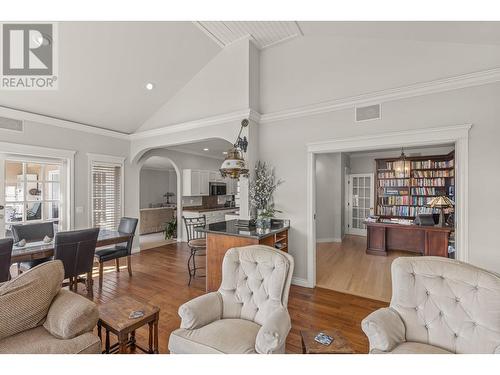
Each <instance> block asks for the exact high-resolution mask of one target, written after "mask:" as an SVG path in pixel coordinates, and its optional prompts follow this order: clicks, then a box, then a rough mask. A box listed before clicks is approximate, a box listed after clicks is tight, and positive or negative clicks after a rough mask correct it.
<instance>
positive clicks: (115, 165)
mask: <svg viewBox="0 0 500 375" xmlns="http://www.w3.org/2000/svg"><path fill="white" fill-rule="evenodd" d="M103 159H108V158H106V157H104V156H102V157H100V158H98V159H95V158H94V159H91V160H90V184H91V187H90V192H91V197H90V208H91V212H90V221H91V226H93V227H99V228H105V229H110V230H116V229H117V228H118V224H119V223H120V218H121V217H122V214H123V161H119V162H109V161H106V160H104V161H103Z"/></svg>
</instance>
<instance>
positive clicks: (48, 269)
mask: <svg viewBox="0 0 500 375" xmlns="http://www.w3.org/2000/svg"><path fill="white" fill-rule="evenodd" d="M63 277H64V267H63V265H62V263H61V262H60V261H58V260H54V261H49V262H46V263H44V264H41V265H39V266H37V267H34V268H32V269H30V270H29V271H27V272H23V273H22V274H21V275H20V276H17V277H16V278H13V279H12V280H10V281H8V282H6V283H3V284H2V285H0V353H1V354H7V353H8V354H65V353H68V354H78V353H86V354H98V353H101V341H100V340H99V337H97V336H96V335H95V334H94V333H93V330H94V328H95V326H96V324H97V320H98V319H99V311H98V309H97V306H96V304H95V303H94V302H92V301H89V300H88V299H87V298H85V297H83V296H80V295H78V294H75V293H73V292H70V291H69V290H65V289H61V284H62V281H63Z"/></svg>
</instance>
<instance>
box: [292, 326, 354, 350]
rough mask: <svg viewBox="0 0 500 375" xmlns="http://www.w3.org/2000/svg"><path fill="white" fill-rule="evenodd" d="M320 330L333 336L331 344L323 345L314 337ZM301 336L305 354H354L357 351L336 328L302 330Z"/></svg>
mask: <svg viewBox="0 0 500 375" xmlns="http://www.w3.org/2000/svg"><path fill="white" fill-rule="evenodd" d="M320 332H323V333H325V334H327V335H328V336H331V337H333V342H332V343H331V344H330V345H323V344H320V343H319V342H316V341H315V340H314V338H315V337H316V335H317V334H318V333H320ZM300 337H301V341H302V353H303V354H354V353H355V351H354V350H353V349H352V348H351V345H350V344H349V343H348V342H347V340H346V338H345V337H344V335H342V334H341V333H340V331H338V330H336V329H329V330H314V331H313V330H303V331H302V330H301V331H300Z"/></svg>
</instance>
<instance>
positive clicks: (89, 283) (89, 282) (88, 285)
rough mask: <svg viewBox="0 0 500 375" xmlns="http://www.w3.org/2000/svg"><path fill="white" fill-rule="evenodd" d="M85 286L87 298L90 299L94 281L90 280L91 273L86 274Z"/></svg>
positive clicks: (92, 294) (92, 296)
mask: <svg viewBox="0 0 500 375" xmlns="http://www.w3.org/2000/svg"><path fill="white" fill-rule="evenodd" d="M85 286H86V288H87V297H89V298H90V299H93V298H94V280H93V279H92V271H90V272H87V279H86V280H85Z"/></svg>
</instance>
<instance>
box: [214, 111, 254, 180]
mask: <svg viewBox="0 0 500 375" xmlns="http://www.w3.org/2000/svg"><path fill="white" fill-rule="evenodd" d="M248 123H249V122H248V120H247V119H243V120H242V121H241V127H240V132H239V133H238V137H237V138H236V142H235V143H234V144H233V147H231V148H230V149H229V150H228V151H227V155H226V158H225V159H224V161H223V163H222V166H221V167H220V169H219V171H220V174H221V176H222V177H230V178H234V179H239V178H240V176H243V177H248V167H247V163H246V161H245V159H244V157H243V154H244V153H245V152H247V147H248V140H247V137H246V136H243V138H242V137H241V132H242V131H243V128H246V127H247V126H248Z"/></svg>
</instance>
